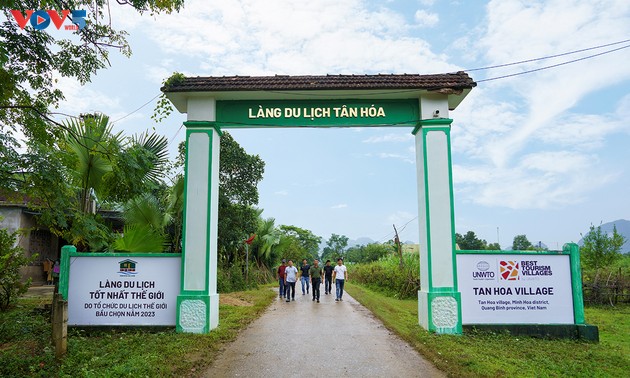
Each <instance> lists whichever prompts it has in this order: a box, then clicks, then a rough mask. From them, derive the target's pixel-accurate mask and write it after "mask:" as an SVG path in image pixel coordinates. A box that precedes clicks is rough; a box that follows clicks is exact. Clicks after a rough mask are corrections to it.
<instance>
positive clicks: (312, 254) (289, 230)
mask: <svg viewBox="0 0 630 378" xmlns="http://www.w3.org/2000/svg"><path fill="white" fill-rule="evenodd" d="M279 231H280V234H281V235H282V238H283V239H284V241H281V242H280V244H281V246H282V248H281V251H282V252H281V254H282V256H283V257H285V258H287V256H289V255H290V257H289V258H292V259H307V260H308V261H313V259H316V258H318V257H319V243H321V241H322V238H321V236H317V235H315V234H313V232H312V231H311V230H307V229H304V228H300V227H297V226H287V225H281V226H280V227H279ZM287 239H290V240H292V242H289V241H288V240H287ZM288 245H291V247H290V248H289V247H288Z"/></svg>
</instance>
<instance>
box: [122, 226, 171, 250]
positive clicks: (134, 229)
mask: <svg viewBox="0 0 630 378" xmlns="http://www.w3.org/2000/svg"><path fill="white" fill-rule="evenodd" d="M113 247H114V250H115V251H116V252H134V253H138V252H162V250H163V249H164V236H162V235H161V234H160V233H158V232H156V231H155V230H154V229H152V228H151V227H149V226H148V225H139V224H134V225H127V226H125V229H124V233H123V236H119V237H118V238H116V239H115V240H114V243H113Z"/></svg>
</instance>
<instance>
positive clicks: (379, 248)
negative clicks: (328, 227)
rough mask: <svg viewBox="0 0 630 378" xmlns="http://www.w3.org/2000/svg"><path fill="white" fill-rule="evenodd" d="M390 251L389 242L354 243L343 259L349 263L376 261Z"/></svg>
mask: <svg viewBox="0 0 630 378" xmlns="http://www.w3.org/2000/svg"><path fill="white" fill-rule="evenodd" d="M394 249H395V248H394ZM391 252H392V246H391V245H390V244H380V243H370V244H367V245H356V246H354V247H350V248H348V251H347V252H346V260H345V261H346V262H349V263H368V262H372V261H377V260H379V259H380V258H382V257H384V256H385V255H387V254H389V253H391ZM324 261H325V260H324Z"/></svg>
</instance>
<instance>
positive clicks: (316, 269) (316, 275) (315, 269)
mask: <svg viewBox="0 0 630 378" xmlns="http://www.w3.org/2000/svg"><path fill="white" fill-rule="evenodd" d="M322 273H323V271H322V267H321V266H320V265H319V260H317V259H315V260H314V261H313V266H311V269H310V270H309V274H310V276H311V286H312V287H313V301H315V300H317V303H319V285H320V284H321V283H322Z"/></svg>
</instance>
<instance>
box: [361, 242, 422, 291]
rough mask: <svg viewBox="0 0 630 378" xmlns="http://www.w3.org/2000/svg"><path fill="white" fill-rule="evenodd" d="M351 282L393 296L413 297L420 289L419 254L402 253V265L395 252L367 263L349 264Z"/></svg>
mask: <svg viewBox="0 0 630 378" xmlns="http://www.w3.org/2000/svg"><path fill="white" fill-rule="evenodd" d="M349 276H350V279H351V280H352V282H357V283H359V284H361V285H365V286H367V287H369V288H371V289H372V290H377V291H379V292H382V293H386V294H387V295H391V296H393V297H394V298H401V299H404V298H414V297H416V296H417V295H418V290H420V255H419V254H417V253H404V254H403V267H402V269H401V268H400V266H399V259H398V256H397V255H396V254H391V255H389V256H386V257H383V258H382V259H380V260H379V261H375V262H371V263H368V264H356V265H350V266H349Z"/></svg>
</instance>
